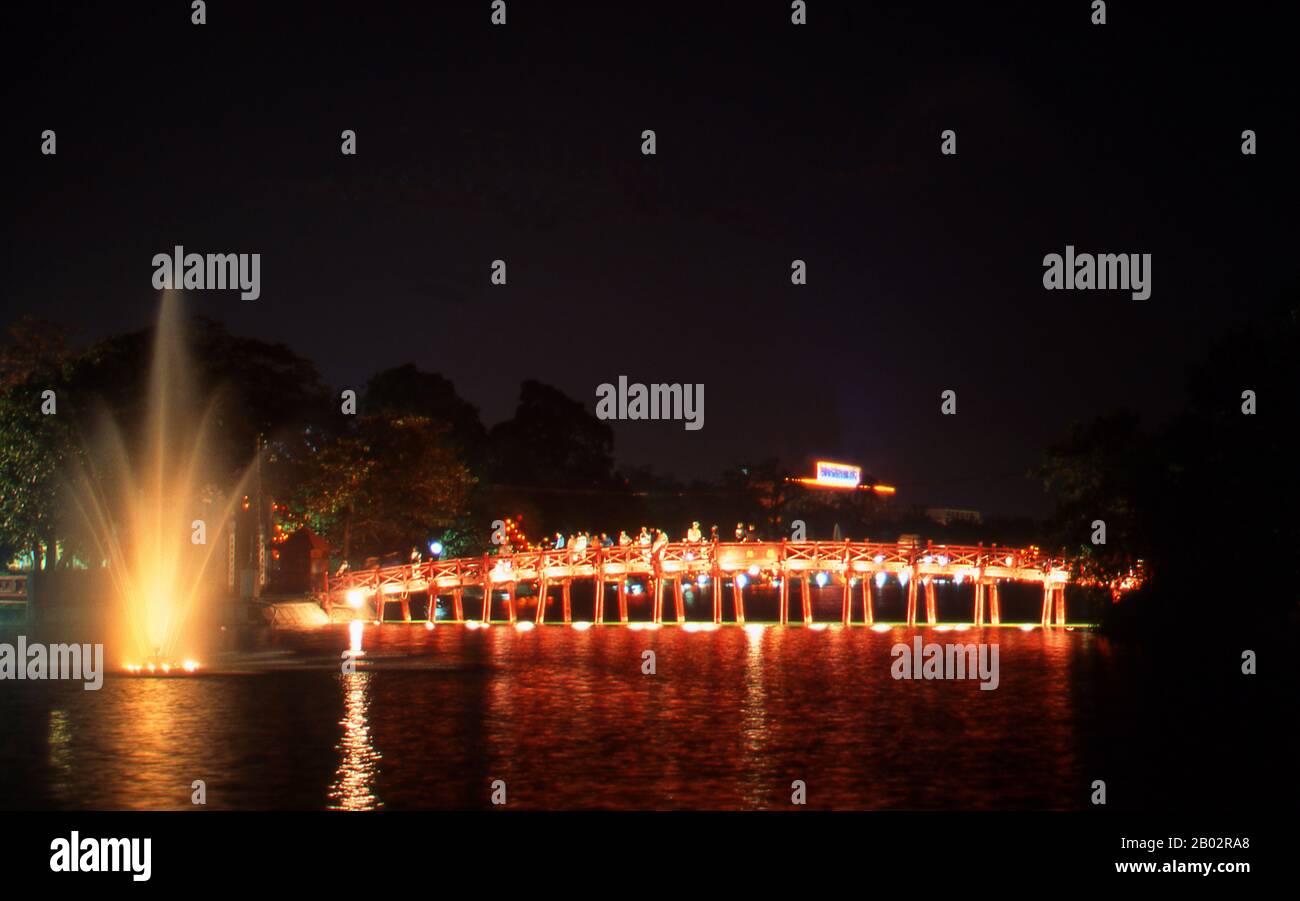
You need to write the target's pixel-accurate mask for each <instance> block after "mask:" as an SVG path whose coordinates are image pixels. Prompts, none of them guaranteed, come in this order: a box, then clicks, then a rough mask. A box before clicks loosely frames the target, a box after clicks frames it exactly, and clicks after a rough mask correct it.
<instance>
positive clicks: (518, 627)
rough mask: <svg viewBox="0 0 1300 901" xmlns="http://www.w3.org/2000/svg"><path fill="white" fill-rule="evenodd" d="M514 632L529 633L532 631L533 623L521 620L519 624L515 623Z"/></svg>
mask: <svg viewBox="0 0 1300 901" xmlns="http://www.w3.org/2000/svg"><path fill="white" fill-rule="evenodd" d="M515 631H516V632H531V631H533V623H532V620H527V619H521V620H520V621H519V622H517V623H515Z"/></svg>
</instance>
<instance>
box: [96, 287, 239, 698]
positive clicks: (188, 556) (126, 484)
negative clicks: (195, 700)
mask: <svg viewBox="0 0 1300 901" xmlns="http://www.w3.org/2000/svg"><path fill="white" fill-rule="evenodd" d="M214 414H215V403H214V400H213V399H211V398H208V399H204V398H200V397H199V396H198V394H197V393H196V391H195V389H194V384H193V379H192V369H191V366H190V362H189V359H188V356H187V354H186V352H185V346H184V341H183V338H182V323H181V316H180V305H179V301H178V299H177V297H176V295H175V294H174V293H172V292H166V293H164V295H163V299H162V306H161V309H160V312H159V316H158V323H157V326H156V329H155V334H154V344H153V358H152V362H151V368H150V373H149V390H148V402H147V405H146V410H145V417H144V425H143V429H142V431H141V433H140V434H138V435H136V436H134V440H130V441H129V440H128V439H127V438H126V437H125V436H124V430H123V428H122V426H121V425H120V424H119V423H118V422H116V421H114V420H113V419H112V418H110V417H108V416H105V417H104V419H103V423H102V427H101V429H100V431H99V433H98V436H97V438H98V440H97V441H96V442H95V443H93V444H92V445H90V446H88V447H87V448H86V464H85V466H84V467H83V468H82V469H81V471H80V472H79V474H78V476H79V478H77V479H76V480H75V482H74V485H73V501H74V503H75V504H76V506H77V507H78V508H79V509H80V511H81V513H82V515H83V516H84V518H85V520H86V523H87V525H88V527H89V530H90V533H91V536H92V537H93V539H94V542H95V545H96V547H97V549H98V551H99V554H100V557H101V558H102V559H103V560H105V561H107V564H108V566H107V572H108V576H109V579H110V580H111V586H112V590H113V595H114V597H115V600H116V601H117V604H118V607H119V611H120V615H119V616H118V617H116V618H115V619H114V626H115V634H114V636H113V638H114V639H115V640H116V642H117V643H118V645H119V647H120V649H121V650H123V651H125V652H126V654H127V655H128V660H130V661H131V662H130V663H128V665H127V667H126V671H127V672H129V673H135V674H140V675H179V674H181V673H193V672H194V671H195V670H197V669H198V664H197V663H196V662H195V652H196V651H197V650H199V648H198V644H199V641H198V636H197V634H196V633H195V623H194V621H193V620H194V616H193V615H194V613H195V610H196V608H198V607H199V606H200V605H203V604H204V603H205V602H207V601H208V600H210V598H211V596H212V595H213V594H214V593H215V591H214V589H215V588H216V586H214V585H212V584H210V583H209V581H208V579H207V577H206V574H207V572H208V564H209V563H210V562H211V560H212V557H213V554H214V552H215V551H216V549H217V548H224V547H225V541H223V540H222V539H223V538H224V536H225V534H226V531H225V530H226V524H227V523H228V522H229V521H230V518H231V516H232V514H233V512H234V506H235V501H236V499H237V498H238V497H240V496H241V492H242V486H243V482H244V480H245V479H246V478H247V473H248V470H247V469H246V470H245V471H244V473H243V474H242V475H241V476H239V477H237V478H236V479H234V482H233V484H230V483H229V482H227V486H228V487H227V491H228V493H223V492H222V491H221V490H220V489H217V488H213V486H214V485H216V484H218V483H219V482H220V475H219V473H218V470H217V468H216V467H214V466H213V465H212V462H211V459H210V448H211V446H212V443H213V442H212V441H211V440H210V434H211V427H212V424H213V419H214ZM137 660H139V661H144V662H143V663H136V662H135V661H137Z"/></svg>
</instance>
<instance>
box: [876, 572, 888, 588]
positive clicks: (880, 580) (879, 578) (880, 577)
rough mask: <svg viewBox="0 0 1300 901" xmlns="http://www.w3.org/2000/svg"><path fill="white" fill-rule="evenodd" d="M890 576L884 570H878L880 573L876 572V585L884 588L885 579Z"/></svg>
mask: <svg viewBox="0 0 1300 901" xmlns="http://www.w3.org/2000/svg"><path fill="white" fill-rule="evenodd" d="M888 578H889V576H888V574H886V573H883V572H878V573H876V587H877V588H884V587H885V580H887V579H888Z"/></svg>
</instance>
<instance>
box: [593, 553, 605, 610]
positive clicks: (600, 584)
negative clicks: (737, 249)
mask: <svg viewBox="0 0 1300 901" xmlns="http://www.w3.org/2000/svg"><path fill="white" fill-rule="evenodd" d="M595 588H596V625H600V624H601V623H603V622H604V621H605V550H604V548H597V549H596V583H595Z"/></svg>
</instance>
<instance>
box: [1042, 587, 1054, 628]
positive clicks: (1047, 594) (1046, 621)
mask: <svg viewBox="0 0 1300 901" xmlns="http://www.w3.org/2000/svg"><path fill="white" fill-rule="evenodd" d="M1051 622H1052V583H1051V582H1048V581H1047V580H1046V579H1044V580H1043V628H1044V629H1046V628H1047V627H1048V626H1049V625H1050V624H1051Z"/></svg>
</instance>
